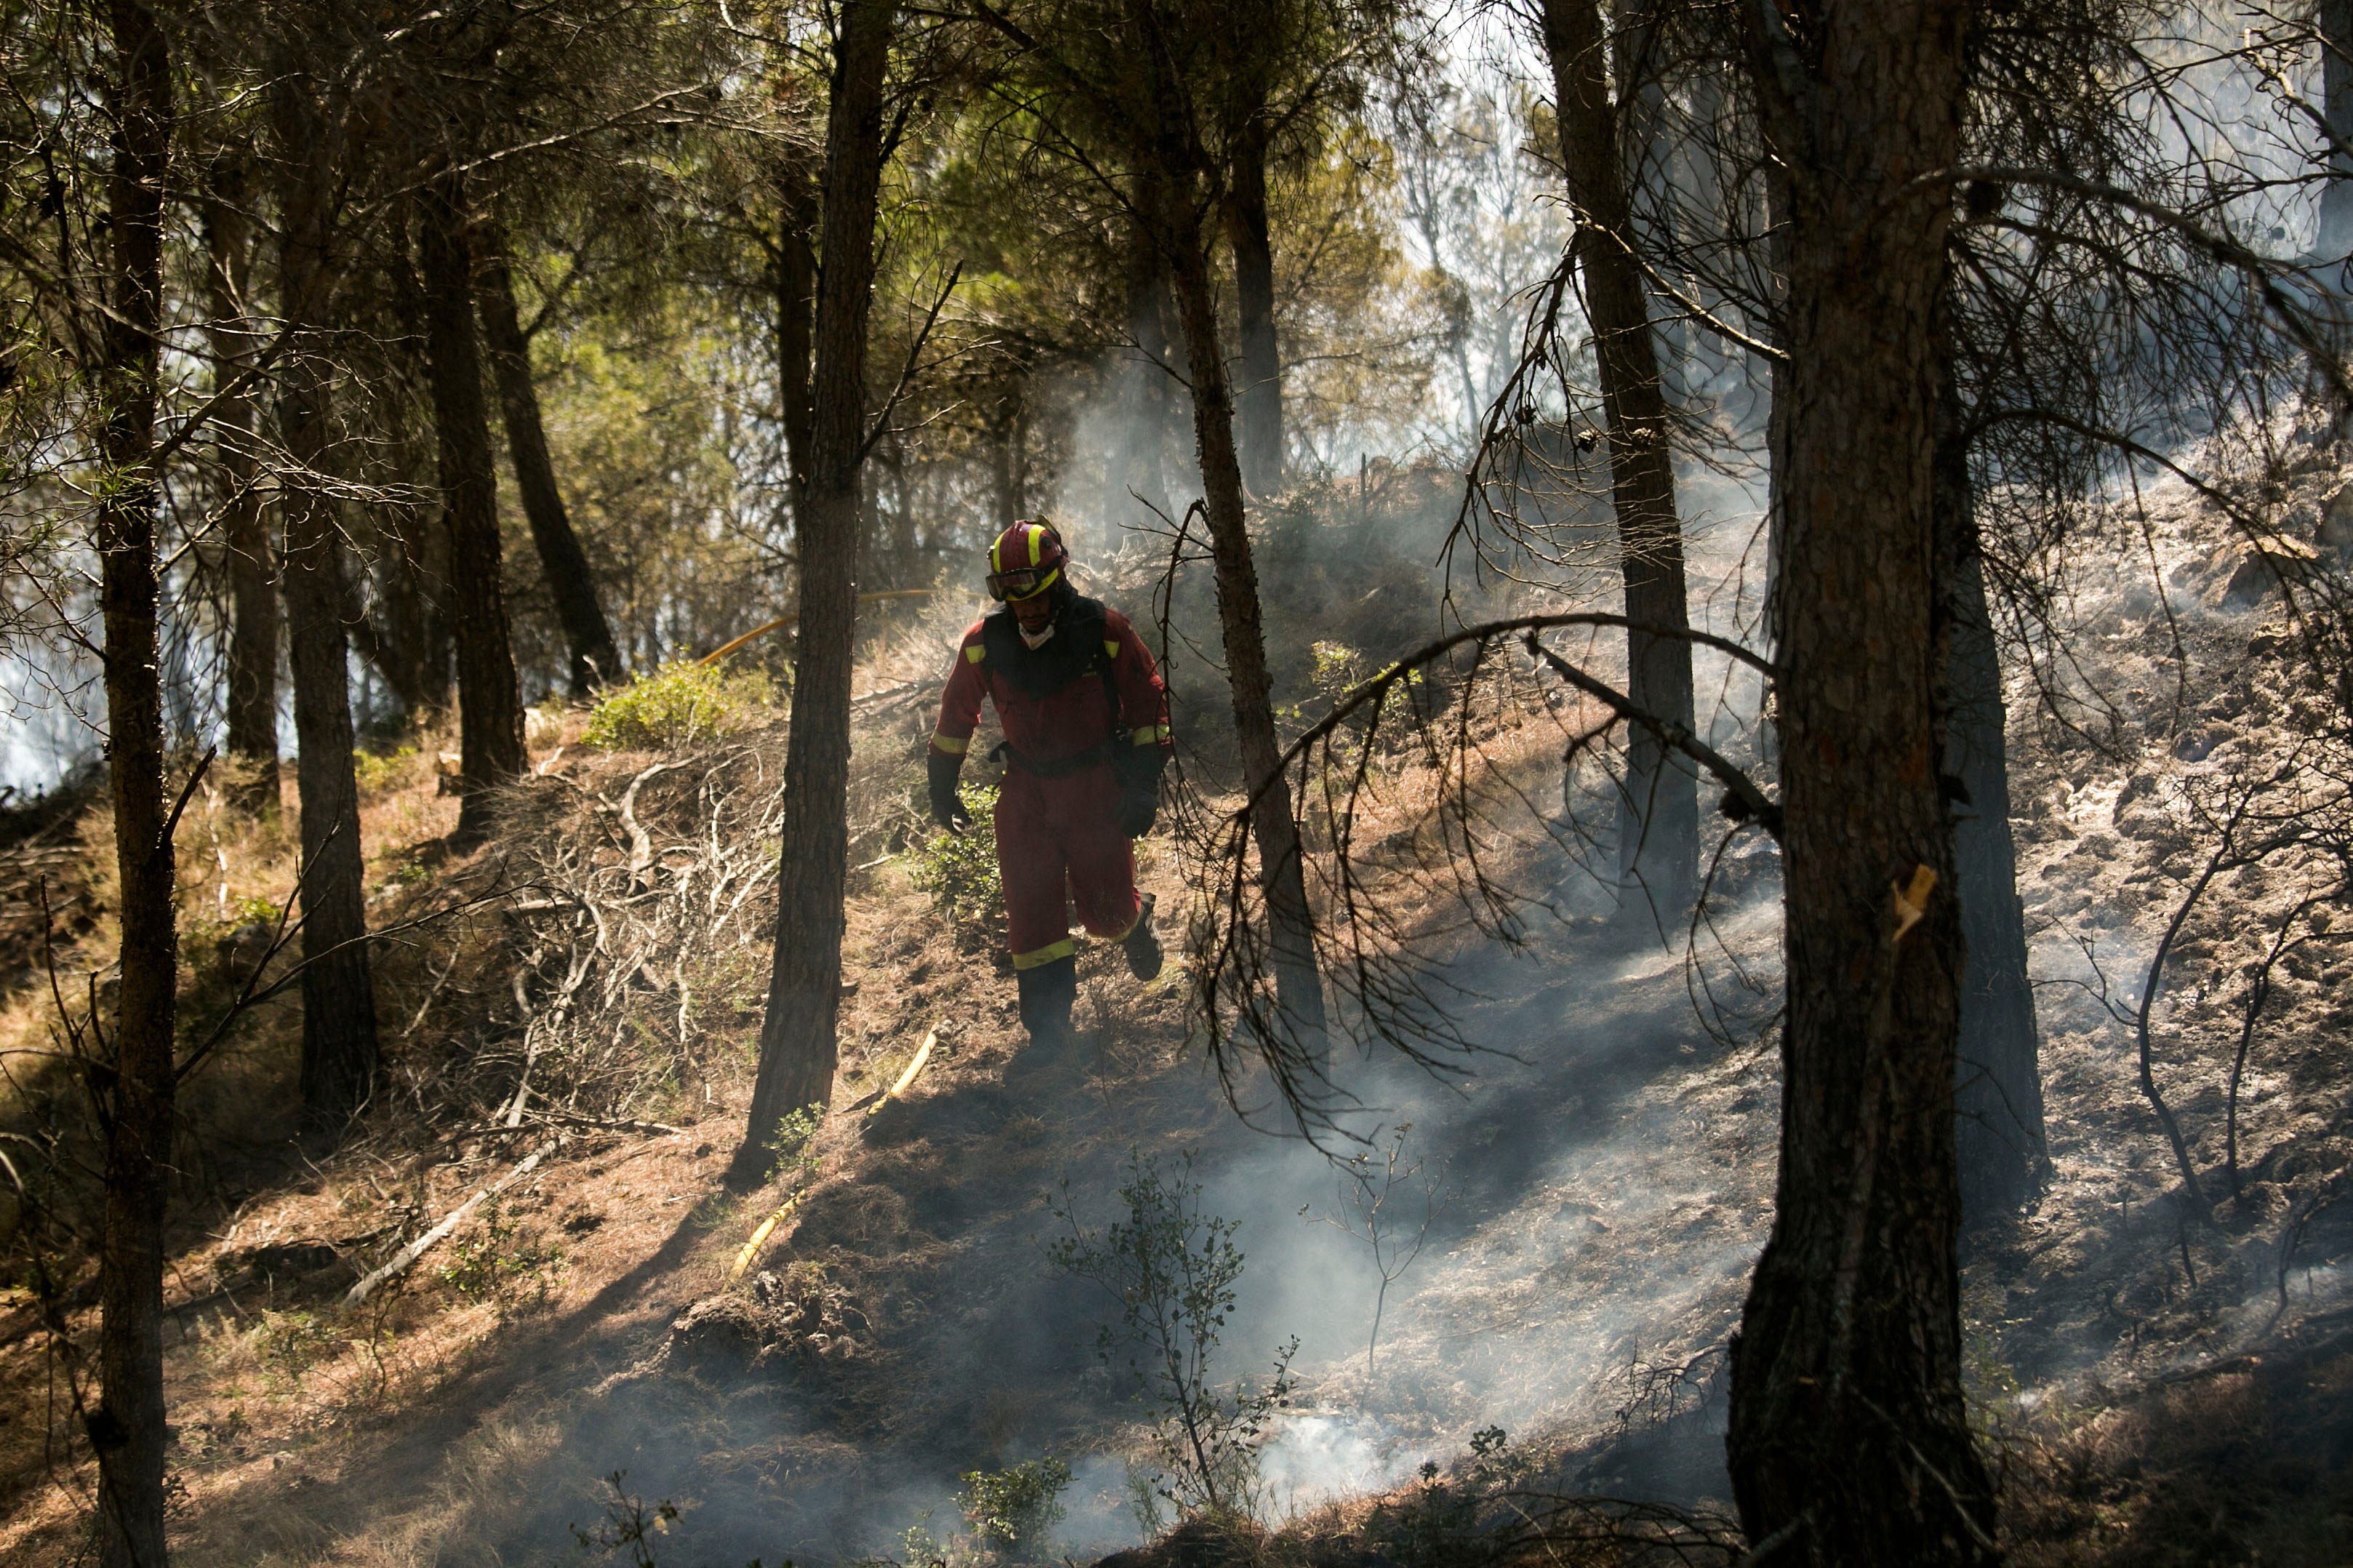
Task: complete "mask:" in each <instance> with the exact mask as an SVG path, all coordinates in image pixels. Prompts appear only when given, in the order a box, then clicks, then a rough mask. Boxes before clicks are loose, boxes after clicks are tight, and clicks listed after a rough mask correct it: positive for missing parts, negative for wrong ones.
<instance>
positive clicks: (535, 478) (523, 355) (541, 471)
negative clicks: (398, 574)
mask: <svg viewBox="0 0 2353 1568" xmlns="http://www.w3.org/2000/svg"><path fill="white" fill-rule="evenodd" d="M481 233H482V244H481V247H480V248H481V257H480V278H479V279H478V280H477V281H478V282H479V284H480V310H481V317H482V336H483V339H484V346H485V347H487V348H488V349H489V351H490V356H491V375H492V377H493V378H494V379H495V380H496V381H497V383H498V388H499V413H500V414H501V416H503V418H504V419H505V422H506V430H507V458H508V460H509V461H510V462H511V463H512V465H513V467H514V477H515V490H516V492H517V493H518V494H519V495H521V496H522V514H523V518H524V520H525V521H528V522H529V523H530V524H531V542H532V544H533V546H534V547H535V548H536V549H537V550H538V552H539V565H540V570H541V571H543V572H544V573H546V574H547V588H548V593H549V595H550V596H552V597H553V598H554V600H555V618H556V619H557V620H558V621H559V622H561V623H562V624H563V626H564V644H565V650H566V652H567V653H568V654H569V655H570V657H571V667H572V668H571V670H570V672H569V674H570V679H571V687H572V695H573V696H575V697H586V696H588V695H589V694H590V693H591V692H593V691H595V690H596V688H598V687H600V686H603V685H605V684H606V683H607V682H608V681H612V680H616V679H619V677H620V673H621V654H620V650H619V649H618V648H617V647H614V646H613V628H612V627H611V626H610V625H608V624H607V622H606V619H605V610H604V606H602V605H599V604H597V602H596V574H594V573H592V572H590V571H589V569H588V552H586V551H585V550H583V549H581V548H580V536H579V535H578V534H577V533H575V532H574V531H572V517H571V514H570V513H569V512H567V511H566V510H565V506H564V492H563V491H562V490H561V489H558V488H557V487H556V483H555V463H554V459H553V458H550V457H549V456H548V452H547V426H546V425H545V423H544V422H543V420H542V419H541V418H540V413H539V388H538V386H537V385H536V384H534V383H533V380H532V374H531V340H530V339H528V338H527V337H525V336H524V335H523V330H522V318H521V317H520V316H519V315H518V314H517V313H516V310H515V297H514V278H513V275H512V273H511V272H510V270H509V269H508V267H507V247H506V236H505V235H504V233H503V232H501V230H500V229H499V227H498V226H496V225H494V224H485V225H484V226H482V231H481Z"/></svg>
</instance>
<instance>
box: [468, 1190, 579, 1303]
mask: <svg viewBox="0 0 2353 1568" xmlns="http://www.w3.org/2000/svg"><path fill="white" fill-rule="evenodd" d="M449 1250H450V1254H451V1256H450V1259H449V1262H448V1265H447V1266H445V1267H444V1268H442V1270H441V1280H442V1283H443V1284H445V1285H448V1287H449V1288H450V1289H453V1290H455V1291H457V1292H458V1294H459V1295H460V1296H463V1297H464V1298H465V1299H466V1300H469V1301H474V1302H481V1301H488V1302H490V1303H491V1306H492V1307H494V1308H496V1309H497V1310H498V1314H499V1316H500V1317H501V1318H504V1317H508V1316H510V1315H512V1313H514V1312H516V1311H518V1310H522V1309H523V1308H526V1307H538V1306H543V1305H545V1304H546V1303H547V1301H548V1300H549V1299H550V1298H551V1297H553V1296H554V1294H555V1290H556V1287H557V1286H558V1285H560V1284H561V1283H562V1282H563V1279H564V1272H565V1261H564V1248H562V1247H551V1246H548V1245H546V1244H545V1243H543V1241H541V1240H540V1238H539V1237H538V1236H536V1235H535V1234H530V1233H526V1232H525V1230H524V1228H523V1225H522V1221H521V1220H519V1219H517V1218H515V1216H514V1215H512V1214H511V1213H509V1212H508V1211H507V1209H506V1208H505V1206H504V1205H501V1203H500V1202H499V1200H498V1199H496V1198H492V1199H491V1200H490V1201H488V1202H487V1203H485V1204H483V1205H482V1223H481V1226H480V1228H479V1229H477V1230H475V1231H474V1232H473V1233H472V1234H471V1235H470V1236H468V1237H464V1238H463V1239H461V1240H459V1241H457V1242H454V1243H452V1244H451V1245H450V1248H449Z"/></svg>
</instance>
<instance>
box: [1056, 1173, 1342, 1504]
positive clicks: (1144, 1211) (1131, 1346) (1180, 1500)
mask: <svg viewBox="0 0 2353 1568" xmlns="http://www.w3.org/2000/svg"><path fill="white" fill-rule="evenodd" d="M1119 1197H1120V1202H1121V1204H1122V1205H1123V1206H1124V1208H1125V1210H1126V1218H1125V1219H1124V1220H1114V1221H1113V1222H1112V1223H1111V1224H1110V1225H1108V1226H1104V1227H1103V1229H1102V1230H1101V1231H1094V1230H1090V1229H1088V1228H1086V1227H1085V1226H1082V1225H1081V1224H1080V1223H1079V1220H1078V1218H1077V1217H1076V1215H1075V1213H1074V1212H1073V1209H1072V1205H1071V1194H1070V1184H1069V1183H1068V1181H1067V1180H1066V1181H1065V1182H1064V1184H1063V1186H1062V1191H1061V1195H1060V1199H1059V1200H1058V1201H1057V1202H1056V1203H1055V1204H1054V1205H1052V1211H1053V1214H1054V1215H1055V1217H1056V1218H1057V1219H1059V1220H1060V1221H1061V1222H1062V1223H1063V1225H1064V1226H1067V1227H1068V1228H1069V1232H1070V1234H1069V1235H1067V1236H1065V1237H1061V1238H1060V1239H1058V1240H1057V1241H1055V1242H1053V1243H1052V1244H1051V1245H1050V1246H1049V1247H1048V1248H1047V1257H1048V1258H1049V1259H1050V1261H1051V1262H1052V1263H1053V1264H1054V1266H1055V1267H1056V1268H1060V1269H1061V1270H1062V1271H1063V1272H1065V1273H1067V1274H1071V1275H1074V1276H1076V1277H1077V1278H1079V1279H1087V1280H1092V1282H1094V1283H1095V1284H1096V1285H1099V1286H1101V1287H1102V1288H1103V1290H1104V1291H1105V1292H1106V1293H1107V1294H1108V1295H1109V1296H1110V1297H1111V1298H1112V1300H1114V1301H1116V1302H1118V1303H1119V1308H1120V1316H1119V1321H1118V1322H1117V1323H1116V1324H1108V1325H1106V1326H1105V1327H1104V1329H1103V1333H1102V1336H1101V1338H1100V1339H1099V1341H1098V1342H1097V1346H1096V1348H1097V1351H1098V1352H1099V1353H1100V1354H1101V1355H1102V1357H1103V1364H1104V1365H1105V1366H1106V1367H1108V1368H1110V1369H1111V1370H1112V1371H1113V1375H1114V1376H1120V1375H1122V1374H1124V1377H1125V1380H1126V1381H1127V1383H1128V1384H1129V1386H1130V1388H1131V1389H1132V1391H1133V1394H1134V1398H1135V1399H1137V1400H1138V1401H1139V1402H1141V1403H1145V1404H1147V1405H1152V1406H1154V1407H1155V1409H1156V1411H1157V1415H1156V1416H1155V1419H1154V1421H1153V1425H1152V1439H1151V1447H1150V1457H1149V1459H1148V1461H1147V1462H1146V1463H1145V1465H1144V1466H1143V1467H1142V1468H1141V1471H1140V1474H1139V1477H1138V1480H1139V1485H1138V1486H1137V1487H1136V1489H1135V1502H1136V1511H1137V1515H1138V1521H1139V1522H1140V1523H1142V1524H1143V1525H1144V1526H1145V1529H1146V1531H1155V1530H1156V1529H1157V1528H1158V1526H1159V1524H1160V1522H1161V1521H1160V1518H1159V1505H1160V1504H1161V1503H1164V1502H1165V1503H1167V1504H1169V1505H1170V1506H1172V1507H1174V1508H1175V1509H1176V1512H1177V1514H1178V1516H1179V1517H1185V1518H1189V1517H1191V1516H1193V1515H1195V1514H1198V1513H1208V1514H1213V1515H1227V1516H1236V1515H1243V1514H1247V1513H1249V1512H1250V1510H1251V1507H1252V1505H1253V1504H1254V1503H1255V1501H1256V1500H1257V1489H1258V1473H1259V1472H1258V1465H1259V1447H1260V1445H1261V1443H1262V1442H1263V1441H1264V1439H1265V1436H1266V1434H1267V1429H1268V1427H1269V1426H1271V1424H1272V1422H1273V1420H1274V1417H1275V1413H1276V1412H1277V1411H1279V1410H1281V1409H1282V1408H1283V1407H1284V1406H1286V1405H1289V1404H1290V1403H1291V1391H1292V1387H1293V1379H1292V1373H1291V1359H1292V1357H1293V1355H1295V1354H1296V1353H1297V1352H1298V1350H1299V1341H1298V1340H1297V1339H1296V1338H1293V1340H1291V1342H1289V1343H1287V1344H1285V1345H1283V1346H1282V1348H1281V1349H1280V1350H1278V1351H1277V1352H1275V1357H1274V1373H1273V1376H1272V1377H1271V1379H1270V1380H1269V1381H1268V1382H1267V1383H1265V1384H1262V1385H1261V1384H1251V1383H1250V1382H1248V1381H1242V1382H1238V1383H1235V1384H1220V1383H1219V1381H1218V1380H1217V1378H1216V1375H1215V1369H1214V1365H1213V1363H1214V1361H1215V1358H1216V1352H1217V1349H1218V1343H1219V1337H1220V1335H1221V1334H1222V1333H1223V1332H1224V1330H1225V1327H1226V1324H1227V1322H1228V1321H1229V1319H1230V1318H1231V1316H1232V1314H1233V1310H1234V1287H1235V1284H1236V1282H1237V1281H1239V1280H1240V1279H1241V1273H1242V1263H1243V1258H1242V1251H1241V1248H1240V1247H1237V1246H1236V1245H1235V1244H1234V1233H1235V1231H1236V1230H1238V1229H1239V1228H1240V1222H1239V1221H1236V1220H1229V1219H1221V1218H1219V1216H1217V1215H1212V1214H1208V1213H1205V1212H1204V1211H1203V1209H1202V1207H1201V1184H1199V1183H1198V1182H1197V1181H1195V1180H1193V1156H1192V1154H1191V1153H1190V1152H1187V1153H1185V1154H1183V1155H1180V1156H1179V1157H1178V1160H1177V1163H1176V1169H1175V1170H1174V1171H1173V1172H1172V1171H1167V1170H1164V1169H1163V1168H1162V1166H1161V1163H1160V1161H1159V1160H1158V1158H1157V1157H1155V1156H1150V1155H1145V1154H1141V1153H1135V1154H1132V1155H1131V1156H1130V1158H1129V1161H1128V1166H1127V1179H1126V1180H1125V1181H1124V1182H1123V1183H1122V1184H1121V1185H1120V1189H1119Z"/></svg>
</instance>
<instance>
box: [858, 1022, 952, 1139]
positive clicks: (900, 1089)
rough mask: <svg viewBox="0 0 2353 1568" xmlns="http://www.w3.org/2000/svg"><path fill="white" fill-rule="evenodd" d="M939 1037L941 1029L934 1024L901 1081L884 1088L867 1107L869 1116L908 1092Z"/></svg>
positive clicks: (930, 1055) (928, 1059)
mask: <svg viewBox="0 0 2353 1568" xmlns="http://www.w3.org/2000/svg"><path fill="white" fill-rule="evenodd" d="M939 1038H940V1031H939V1029H938V1028H937V1026H934V1028H933V1030H932V1032H931V1033H930V1034H928V1035H925V1036H924V1037H923V1044H922V1045H920V1046H918V1047H915V1059H914V1060H913V1061H911V1062H909V1063H908V1064H907V1070H906V1071H905V1072H902V1073H901V1074H900V1075H899V1081H898V1082H896V1083H894V1084H892V1086H891V1087H890V1088H889V1089H884V1090H883V1091H882V1098H881V1099H880V1100H876V1101H875V1102H874V1103H873V1104H871V1105H870V1106H868V1107H867V1108H866V1114H867V1115H868V1116H870V1117H871V1116H872V1115H874V1114H875V1113H876V1112H878V1111H880V1110H881V1109H882V1108H883V1107H884V1106H886V1105H888V1104H890V1103H891V1102H892V1100H896V1099H898V1098H899V1097H900V1096H901V1095H902V1094H904V1093H906V1092H907V1090H908V1089H909V1088H910V1087H911V1086H912V1085H913V1083H914V1081H915V1079H916V1077H917V1075H918V1074H920V1073H922V1071H923V1064H924V1063H925V1062H928V1061H930V1060H931V1059H932V1047H934V1046H935V1045H937V1044H938V1043H939Z"/></svg>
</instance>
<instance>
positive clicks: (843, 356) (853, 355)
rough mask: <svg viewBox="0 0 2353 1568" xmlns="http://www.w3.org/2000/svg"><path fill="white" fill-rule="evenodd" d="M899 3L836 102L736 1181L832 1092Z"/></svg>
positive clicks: (854, 53)
mask: <svg viewBox="0 0 2353 1568" xmlns="http://www.w3.org/2000/svg"><path fill="white" fill-rule="evenodd" d="M895 11H896V4H895V0H845V4H844V5H842V7H841V13H840V16H841V24H840V26H841V31H840V37H839V40H838V42H837V44H836V46H835V53H834V65H833V84H832V99H831V102H830V103H829V105H828V109H827V111H826V135H825V174H824V177H823V178H824V193H823V201H824V230H823V245H824V268H823V270H822V272H821V273H820V278H821V281H820V282H819V284H818V300H817V340H816V369H815V374H814V377H813V389H814V406H813V410H812V414H813V417H812V419H811V423H810V429H809V473H808V489H807V507H806V508H805V509H804V510H803V512H802V515H801V518H800V561H801V571H800V574H799V576H800V649H801V660H800V668H799V669H798V671H797V674H796V678H795V679H794V682H793V716H792V734H791V737H790V740H789V742H788V745H787V748H786V753H785V821H784V845H783V854H782V858H781V863H780V866H779V868H778V871H777V878H776V968H775V970H774V972H773V973H772V975H771V977H770V980H769V983H768V1012H767V1017H766V1018H765V1020H764V1021H763V1023H762V1024H761V1026H760V1075H759V1080H758V1082H757V1083H756V1084H755V1085H754V1088H753V1091H752V1110H751V1116H750V1120H749V1121H747V1123H746V1124H745V1127H744V1143H743V1147H742V1148H740V1149H738V1150H737V1151H736V1153H735V1159H734V1163H733V1166H732V1167H731V1169H730V1171H729V1178H730V1180H731V1181H732V1182H733V1183H734V1184H737V1185H739V1186H749V1185H752V1184H756V1183H758V1182H760V1181H763V1180H765V1178H766V1176H767V1174H768V1170H769V1166H770V1163H771V1162H772V1160H773V1158H774V1156H773V1154H772V1153H771V1152H770V1148H769V1144H770V1142H771V1141H772V1140H773V1139H774V1137H775V1136H776V1123H777V1122H778V1121H781V1120H782V1119H783V1118H784V1117H786V1116H787V1115H789V1114H790V1113H791V1112H792V1111H793V1110H797V1108H799V1107H801V1106H805V1105H823V1104H825V1103H827V1102H828V1100H831V1099H832V1097H833V1071H834V1067H835V1064H836V1060H837V1049H838V1046H839V1041H838V1039H837V1037H836V1031H837V1026H838V1023H839V1015H840V1010H841V930H842V891H843V879H844V878H845V876H846V874H847V872H848V869H849V836H848V835H849V830H848V826H847V822H846V803H847V797H848V793H849V681H850V673H851V668H850V667H851V658H852V655H853V653H854V651H855V649H854V639H855V637H856V633H857V616H858V573H857V564H856V563H857V560H858V541H859V512H860V507H859V501H860V490H861V485H860V470H861V468H862V466H863V465H862V462H861V459H862V458H863V457H864V452H863V447H864V446H865V442H866V327H867V318H868V315H869V314H870V312H871V305H872V299H871V296H872V291H873V284H874V219H875V216H876V211H877V207H878V205H879V199H880V195H881V177H882V80H883V72H884V68H885V67H886V66H887V65H888V63H889V60H890V55H891V41H892V35H893V33H894V31H895V28H896V16H895Z"/></svg>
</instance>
